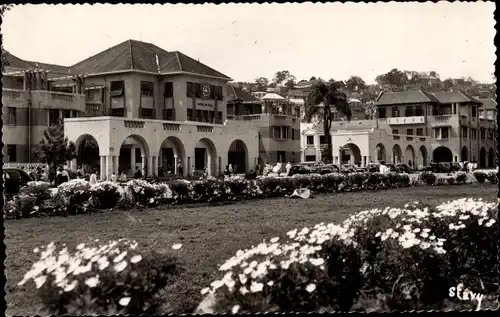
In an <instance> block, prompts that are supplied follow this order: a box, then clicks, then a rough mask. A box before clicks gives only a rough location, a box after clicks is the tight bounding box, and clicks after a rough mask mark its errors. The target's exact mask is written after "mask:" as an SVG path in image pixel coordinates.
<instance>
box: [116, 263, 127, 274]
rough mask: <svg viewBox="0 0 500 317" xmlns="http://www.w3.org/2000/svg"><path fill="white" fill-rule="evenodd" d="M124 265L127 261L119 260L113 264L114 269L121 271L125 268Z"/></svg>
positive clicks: (125, 265)
mask: <svg viewBox="0 0 500 317" xmlns="http://www.w3.org/2000/svg"><path fill="white" fill-rule="evenodd" d="M126 267H127V262H126V261H121V262H120V263H118V264H116V265H115V271H116V272H121V271H123V270H125V268H126Z"/></svg>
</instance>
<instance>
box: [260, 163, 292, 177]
mask: <svg viewBox="0 0 500 317" xmlns="http://www.w3.org/2000/svg"><path fill="white" fill-rule="evenodd" d="M291 169H292V164H291V163H290V162H288V163H287V164H286V165H285V171H284V172H286V176H288V175H289V174H290V170H291ZM257 170H258V171H260V166H259V165H257ZM271 172H273V173H277V174H278V175H281V173H283V164H282V163H280V162H278V163H276V165H275V166H274V167H273V166H272V165H271V164H269V162H266V164H265V165H264V168H263V170H262V175H263V176H267V175H269V173H271Z"/></svg>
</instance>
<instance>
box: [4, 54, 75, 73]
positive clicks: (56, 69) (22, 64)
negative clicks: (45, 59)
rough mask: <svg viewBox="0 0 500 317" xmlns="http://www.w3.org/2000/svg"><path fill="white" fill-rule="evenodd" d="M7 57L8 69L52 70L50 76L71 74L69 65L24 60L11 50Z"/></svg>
mask: <svg viewBox="0 0 500 317" xmlns="http://www.w3.org/2000/svg"><path fill="white" fill-rule="evenodd" d="M6 57H7V62H8V65H7V67H6V69H7V71H21V70H28V69H37V68H38V69H43V70H48V71H50V75H49V77H51V76H52V77H54V76H61V75H63V74H69V67H67V66H61V65H54V64H47V63H41V62H32V61H26V60H23V59H21V58H19V57H17V56H15V55H12V54H10V53H9V52H6Z"/></svg>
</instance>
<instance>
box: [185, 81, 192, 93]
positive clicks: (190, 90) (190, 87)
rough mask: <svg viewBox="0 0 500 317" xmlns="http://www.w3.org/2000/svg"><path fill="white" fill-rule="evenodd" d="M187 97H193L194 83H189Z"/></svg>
mask: <svg viewBox="0 0 500 317" xmlns="http://www.w3.org/2000/svg"><path fill="white" fill-rule="evenodd" d="M186 96H188V97H193V83H190V82H187V89H186Z"/></svg>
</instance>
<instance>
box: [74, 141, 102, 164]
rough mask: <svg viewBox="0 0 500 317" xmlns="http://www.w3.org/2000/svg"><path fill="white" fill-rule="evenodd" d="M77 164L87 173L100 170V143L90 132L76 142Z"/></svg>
mask: <svg viewBox="0 0 500 317" xmlns="http://www.w3.org/2000/svg"><path fill="white" fill-rule="evenodd" d="M75 147H76V155H77V158H76V160H77V164H78V166H81V167H82V168H83V171H84V172H85V173H91V172H92V171H93V170H99V165H100V159H99V144H98V143H97V140H96V139H95V138H94V137H93V136H92V135H90V134H84V135H81V136H80V137H79V138H78V139H77V140H76V142H75Z"/></svg>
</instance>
